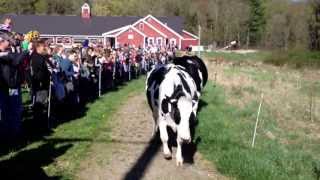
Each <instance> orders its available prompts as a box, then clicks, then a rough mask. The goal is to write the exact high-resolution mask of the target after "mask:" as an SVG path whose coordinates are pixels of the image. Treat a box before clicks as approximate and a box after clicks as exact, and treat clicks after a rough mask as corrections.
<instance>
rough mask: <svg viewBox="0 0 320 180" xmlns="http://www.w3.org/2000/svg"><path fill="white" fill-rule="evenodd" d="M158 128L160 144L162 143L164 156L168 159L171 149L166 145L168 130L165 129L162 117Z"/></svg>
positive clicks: (165, 124) (165, 125)
mask: <svg viewBox="0 0 320 180" xmlns="http://www.w3.org/2000/svg"><path fill="white" fill-rule="evenodd" d="M159 129H160V138H161V141H162V145H163V154H164V157H165V158H166V159H170V158H171V157H172V156H171V151H170V149H169V146H168V140H169V136H168V131H167V123H166V122H165V121H164V119H160V122H159Z"/></svg>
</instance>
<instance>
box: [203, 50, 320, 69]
mask: <svg viewBox="0 0 320 180" xmlns="http://www.w3.org/2000/svg"><path fill="white" fill-rule="evenodd" d="M203 57H205V58H209V59H210V58H215V59H217V60H218V61H221V60H227V61H231V62H243V61H246V62H263V63H265V64H271V65H275V66H288V67H291V68H296V69H300V68H304V67H308V68H313V69H314V68H317V69H319V68H320V52H317V51H314V52H312V51H298V50H297V51H294V50H291V51H287V52H284V51H258V52H254V53H236V52H230V53H225V52H206V53H203Z"/></svg>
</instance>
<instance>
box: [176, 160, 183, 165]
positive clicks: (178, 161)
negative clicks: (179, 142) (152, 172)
mask: <svg viewBox="0 0 320 180" xmlns="http://www.w3.org/2000/svg"><path fill="white" fill-rule="evenodd" d="M176 164H177V166H178V167H181V166H183V160H178V159H177V161H176Z"/></svg>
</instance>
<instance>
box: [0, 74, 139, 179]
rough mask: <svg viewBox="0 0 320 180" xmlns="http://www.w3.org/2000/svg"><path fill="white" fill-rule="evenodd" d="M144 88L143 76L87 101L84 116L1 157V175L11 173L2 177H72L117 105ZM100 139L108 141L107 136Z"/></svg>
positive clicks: (105, 130)
mask: <svg viewBox="0 0 320 180" xmlns="http://www.w3.org/2000/svg"><path fill="white" fill-rule="evenodd" d="M143 90H144V79H143V78H141V79H139V80H133V81H132V82H129V83H128V84H127V85H125V86H122V87H119V89H118V90H117V91H113V92H109V93H107V94H105V95H103V96H102V97H101V98H99V99H98V100H96V101H95V102H93V103H91V104H88V105H87V106H86V108H87V111H86V112H85V115H84V116H83V117H80V118H78V119H75V120H73V121H70V122H66V123H64V124H62V125H60V126H58V127H57V128H56V129H54V130H53V133H52V134H50V135H48V136H45V137H44V138H40V139H39V140H36V141H32V142H28V143H27V145H26V146H25V147H23V148H14V149H11V151H10V153H8V154H5V155H2V156H1V157H0V171H1V174H0V176H1V177H6V176H9V177H10V178H4V179H15V178H18V179H19V177H24V178H25V179H28V178H33V179H49V178H59V179H73V178H74V174H75V172H76V171H77V169H78V168H79V164H80V162H81V161H82V160H83V159H84V158H85V157H86V154H87V153H88V150H89V147H90V145H91V144H92V143H93V142H94V141H96V140H97V139H96V137H97V136H98V135H99V134H100V133H103V132H108V131H110V129H109V128H106V123H107V122H108V120H110V119H111V117H112V115H113V114H114V113H115V111H116V110H117V109H118V107H119V106H121V104H122V103H124V102H125V101H126V100H127V98H128V97H129V96H132V95H135V94H138V93H141V92H142V91H143ZM100 141H104V142H105V143H109V139H103V140H101V139H99V142H100ZM0 179H3V178H0Z"/></svg>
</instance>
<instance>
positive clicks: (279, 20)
mask: <svg viewBox="0 0 320 180" xmlns="http://www.w3.org/2000/svg"><path fill="white" fill-rule="evenodd" d="M84 2H88V3H89V4H91V7H92V14H93V15H98V16H106V15H110V16H111V15H112V16H125V15H130V16H145V15H147V14H153V15H155V16H182V17H183V18H184V20H185V27H186V29H187V30H189V31H191V32H193V33H195V34H197V32H198V25H201V31H202V42H203V44H205V45H214V46H219V47H222V46H225V45H227V44H228V43H230V41H234V40H237V41H238V42H240V44H241V46H242V47H262V48H270V49H275V48H276V49H284V50H288V49H317V50H319V49H320V0H230V1H226V0H90V1H88V0H68V1H66V0H24V1H20V0H0V13H2V14H3V13H17V14H74V15H78V14H80V7H81V5H82V4H83V3H84Z"/></svg>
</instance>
